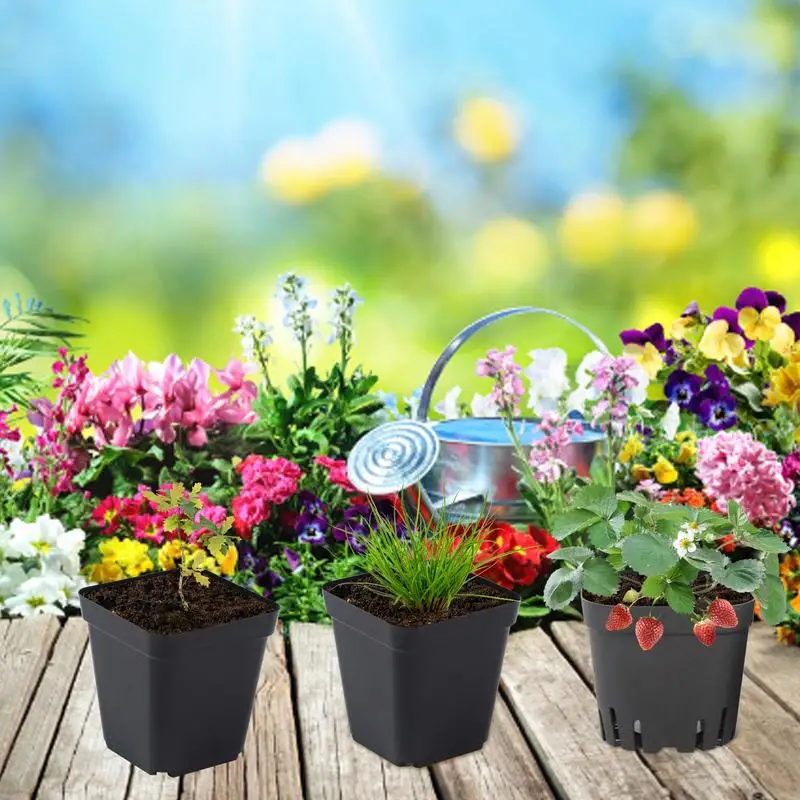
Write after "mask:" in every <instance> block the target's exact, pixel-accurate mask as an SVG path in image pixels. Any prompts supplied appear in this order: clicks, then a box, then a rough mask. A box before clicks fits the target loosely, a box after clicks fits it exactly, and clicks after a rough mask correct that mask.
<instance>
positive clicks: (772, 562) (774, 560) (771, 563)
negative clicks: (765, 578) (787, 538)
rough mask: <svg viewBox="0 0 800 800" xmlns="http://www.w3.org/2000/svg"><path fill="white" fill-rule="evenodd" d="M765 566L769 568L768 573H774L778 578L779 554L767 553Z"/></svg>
mask: <svg viewBox="0 0 800 800" xmlns="http://www.w3.org/2000/svg"><path fill="white" fill-rule="evenodd" d="M764 567H765V568H766V570H767V575H774V576H775V577H776V578H777V577H778V575H779V574H780V572H779V570H780V565H779V563H778V556H777V555H776V554H775V553H767V555H766V557H765V558H764Z"/></svg>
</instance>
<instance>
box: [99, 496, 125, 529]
mask: <svg viewBox="0 0 800 800" xmlns="http://www.w3.org/2000/svg"><path fill="white" fill-rule="evenodd" d="M121 516H122V500H121V499H120V498H119V497H106V498H105V499H104V500H101V501H100V503H98V505H97V507H96V508H95V510H94V511H92V521H93V522H94V523H95V525H97V527H98V528H101V529H102V531H103V534H104V535H105V536H112V535H113V534H114V533H115V532H116V530H117V528H119V524H120V522H121V521H122V520H121V519H120V517H121Z"/></svg>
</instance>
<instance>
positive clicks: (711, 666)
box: [582, 597, 754, 753]
mask: <svg viewBox="0 0 800 800" xmlns="http://www.w3.org/2000/svg"><path fill="white" fill-rule="evenodd" d="M582 604H583V618H584V620H585V621H586V624H587V625H588V627H589V640H590V643H591V651H592V664H593V665H594V678H595V693H596V695H597V705H598V709H599V711H600V728H601V733H602V736H603V738H604V739H605V740H606V742H608V743H609V744H611V745H615V746H617V747H622V748H624V749H625V750H636V749H641V750H643V751H645V752H647V753H655V752H657V751H658V750H660V749H661V748H662V747H675V748H677V749H678V750H679V751H680V752H683V753H688V752H691V751H692V750H695V749H701V750H711V749H712V748H714V747H718V746H719V745H723V744H726V743H727V742H729V741H730V740H731V739H733V737H734V735H735V733H736V720H737V717H738V715H739V694H740V692H741V688H742V673H743V671H744V657H745V651H746V649H747V634H748V632H749V630H750V624H751V623H752V621H753V605H754V603H753V601H752V600H751V601H750V602H748V603H740V604H738V605H735V606H734V608H735V609H736V615H737V617H738V618H739V624H738V625H737V626H736V627H735V628H731V629H723V628H717V637H716V641H715V642H714V644H713V645H712V646H711V647H706V646H704V645H703V644H701V643H700V642H699V641H698V640H697V639H696V638H695V636H694V634H693V633H692V622H691V621H690V620H689V618H688V617H685V616H682V615H680V614H676V613H675V612H674V611H673V610H672V609H671V608H669V607H668V606H656V607H654V608H652V609H651V608H650V607H646V608H637V607H635V606H634V608H632V609H631V614H632V615H633V619H634V624H633V625H631V626H630V627H628V628H626V629H625V630H622V631H607V630H606V628H605V625H606V620H607V619H608V614H609V611H611V606H608V605H604V604H601V603H593V602H591V601H589V600H587V599H586V598H585V597H584V598H582ZM651 611H652V616H654V617H656V618H658V619H660V620H661V621H662V622H663V623H664V636H663V638H662V639H661V641H659V642H658V643H657V644H656V646H655V647H654V648H653V649H652V650H650V651H647V652H645V651H643V650H642V649H641V648H640V647H639V644H638V642H637V641H636V636H635V633H634V626H635V624H636V620H638V619H639V618H641V617H646V616H648V615H650V613H651Z"/></svg>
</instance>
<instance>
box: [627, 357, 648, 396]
mask: <svg viewBox="0 0 800 800" xmlns="http://www.w3.org/2000/svg"><path fill="white" fill-rule="evenodd" d="M631 375H633V377H634V378H636V386H634V387H633V389H631V390H630V391H629V393H628V400H629V401H630V404H631V405H633V406H640V405H642V404H643V403H644V401H645V400H647V386H648V385H649V383H650V377H649V376H648V374H647V373H646V372H645V371H644V368H643V367H642V365H641V364H638V363H637V364H636V365H635V366H634V367H633V369H631Z"/></svg>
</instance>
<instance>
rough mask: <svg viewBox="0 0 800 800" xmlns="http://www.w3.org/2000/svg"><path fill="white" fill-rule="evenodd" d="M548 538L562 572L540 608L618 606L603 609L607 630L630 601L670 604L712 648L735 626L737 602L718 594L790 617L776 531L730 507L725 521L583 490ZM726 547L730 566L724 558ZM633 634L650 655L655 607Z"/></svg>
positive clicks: (623, 622) (766, 613) (656, 629)
mask: <svg viewBox="0 0 800 800" xmlns="http://www.w3.org/2000/svg"><path fill="white" fill-rule="evenodd" d="M552 535H553V536H554V537H555V538H556V539H558V540H559V541H561V542H563V544H564V546H562V547H561V548H560V549H559V550H556V551H555V552H554V553H551V554H550V559H551V560H553V561H557V562H560V563H561V566H560V567H559V568H558V569H556V570H555V571H554V572H553V573H552V574H551V575H550V578H549V580H548V581H547V585H546V586H545V590H544V597H545V602H546V603H547V605H548V606H549V607H550V608H553V609H561V608H564V607H566V606H567V605H569V603H571V602H572V601H573V600H574V598H575V597H576V596H577V595H578V593H579V592H581V591H583V592H584V593H586V594H590V595H594V596H596V597H597V598H601V599H608V600H612V601H614V600H618V601H619V602H615V603H614V602H612V604H611V606H610V609H609V616H608V620H607V622H606V629H607V630H609V631H618V630H623V629H625V628H628V627H629V626H630V625H631V624H632V623H633V617H632V615H631V613H630V609H631V608H632V607H633V606H635V605H636V606H639V607H641V606H649V607H650V608H651V609H654V608H656V607H657V606H659V605H661V606H664V605H666V606H669V608H671V609H672V610H673V611H675V612H676V613H678V614H681V615H685V616H688V617H689V618H690V619H691V620H692V622H693V623H694V628H693V630H694V635H695V637H696V638H697V639H698V640H699V641H700V642H701V643H702V644H704V645H706V646H711V645H712V644H713V642H714V638H715V636H716V630H717V628H735V627H736V626H737V624H738V619H737V615H736V609H735V607H734V605H733V604H731V602H730V601H729V600H728V599H726V598H725V597H723V596H721V595H725V594H727V595H728V596H731V597H734V598H735V597H736V596H737V595H752V596H754V597H755V598H756V600H757V601H758V602H759V605H760V614H761V617H762V619H763V620H764V621H765V622H767V623H769V624H776V623H778V622H780V621H781V619H783V616H784V614H785V612H786V595H785V591H784V588H783V584H782V583H781V580H780V578H779V576H778V554H779V553H784V552H786V551H787V549H788V547H787V545H786V543H785V542H784V541H783V539H781V537H780V536H778V535H777V534H775V533H773V532H772V531H770V530H765V529H763V528H759V527H757V526H755V525H753V524H752V523H751V522H750V521H749V520H748V518H747V516H746V515H745V513H744V511H743V510H742V509H741V507H740V506H739V505H738V504H737V503H736V502H734V501H729V502H728V504H727V514H724V515H723V514H720V513H717V512H715V511H712V510H710V509H707V508H692V507H689V506H676V505H669V504H665V503H661V502H655V501H653V500H650V499H649V498H648V497H647V496H645V495H644V494H640V493H637V492H621V493H619V494H615V493H614V491H613V490H612V489H609V488H605V487H602V486H597V485H593V486H591V485H590V486H583V487H581V488H580V489H578V490H577V491H575V492H574V493H573V495H572V497H571V498H570V502H569V507H568V509H567V510H566V512H565V513H563V514H561V515H559V516H558V517H557V518H556V519H555V520H554V524H553V528H552ZM732 543H733V544H735V545H737V550H736V551H735V552H736V555H737V557H736V559H735V560H734V559H732V558H731V557H730V556H729V555H727V554H726V552H724V550H725V549H731V548H730V545H731V544H732ZM739 556H742V557H739ZM620 595H621V596H620ZM635 633H636V638H637V640H638V642H639V645H640V647H641V648H642V650H650V649H651V648H653V647H655V645H656V644H657V643H658V641H659V640H660V639H661V637H662V636H663V633H664V626H663V624H662V622H661V621H660V620H659V619H658V618H657V614H656V613H655V612H653V611H652V610H651V614H650V615H649V616H647V617H643V618H640V619H639V620H638V621H637V623H636V628H635Z"/></svg>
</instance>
